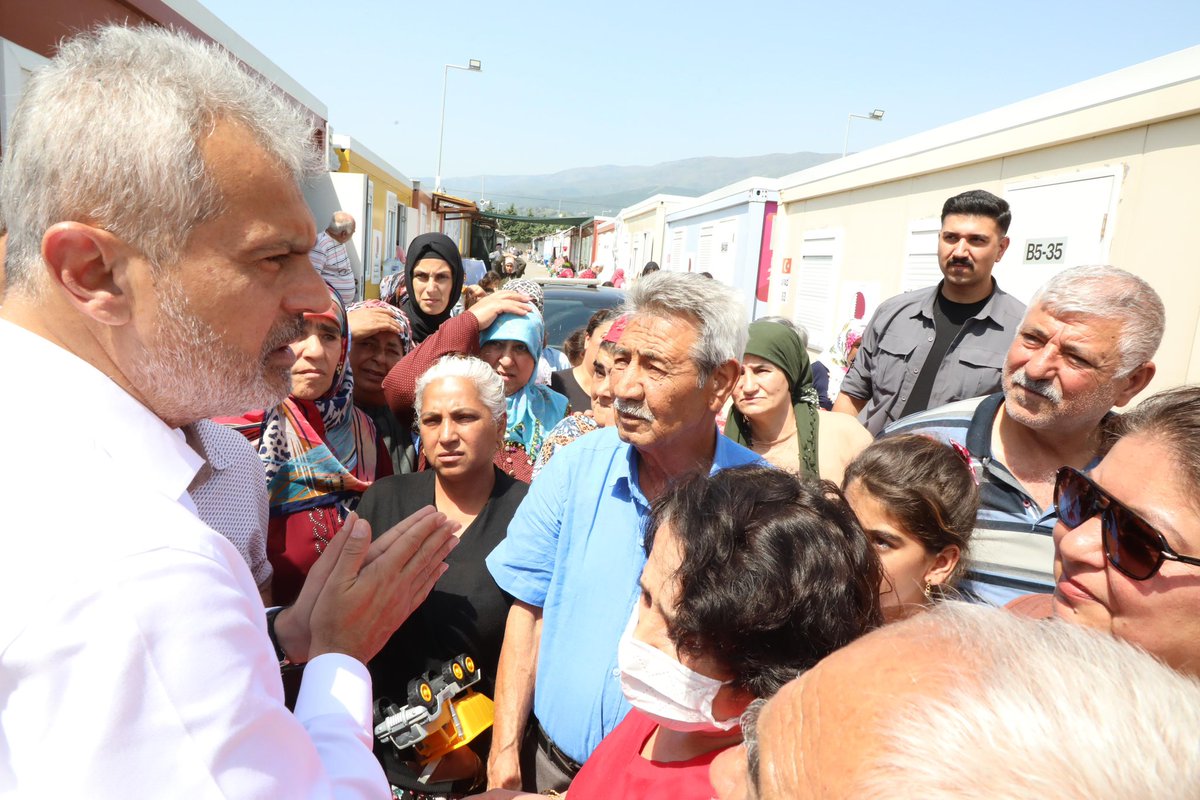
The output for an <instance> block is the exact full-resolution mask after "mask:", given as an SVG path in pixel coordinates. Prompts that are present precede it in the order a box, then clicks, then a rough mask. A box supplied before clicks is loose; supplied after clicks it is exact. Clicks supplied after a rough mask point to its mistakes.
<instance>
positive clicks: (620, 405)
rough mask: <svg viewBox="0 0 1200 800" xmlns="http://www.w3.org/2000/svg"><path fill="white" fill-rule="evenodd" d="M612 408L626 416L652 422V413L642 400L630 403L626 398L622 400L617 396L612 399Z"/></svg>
mask: <svg viewBox="0 0 1200 800" xmlns="http://www.w3.org/2000/svg"><path fill="white" fill-rule="evenodd" d="M613 408H615V409H616V410H617V413H618V414H623V415H624V416H626V417H633V418H634V419H640V420H642V421H643V422H654V414H653V413H651V411H650V408H649V407H648V406H647V405H646V404H645V403H644V402H643V403H631V402H629V401H628V400H622V399H621V398H619V397H618V398H616V399H615V400H613Z"/></svg>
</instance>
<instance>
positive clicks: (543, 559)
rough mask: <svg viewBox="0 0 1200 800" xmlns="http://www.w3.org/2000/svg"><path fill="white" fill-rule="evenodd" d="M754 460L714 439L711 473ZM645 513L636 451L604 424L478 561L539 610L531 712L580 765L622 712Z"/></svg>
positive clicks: (537, 489) (536, 485)
mask: <svg viewBox="0 0 1200 800" xmlns="http://www.w3.org/2000/svg"><path fill="white" fill-rule="evenodd" d="M761 461H762V459H760V458H759V457H758V456H757V455H756V454H755V453H753V452H752V451H750V450H747V449H746V448H744V447H742V446H741V445H739V444H737V443H735V442H733V441H732V440H730V439H728V438H726V437H724V436H720V435H718V436H717V445H716V450H715V452H714V455H713V465H712V470H711V471H712V472H716V471H717V470H719V469H722V468H724V467H732V466H737V465H739V464H749V463H760V462H761ZM649 515H650V502H649V501H648V500H647V499H646V496H645V495H644V494H642V490H641V487H640V486H638V479H637V457H636V451H635V450H634V448H633V447H632V445H629V444H626V443H625V442H622V441H621V439H620V438H619V437H618V436H617V431H616V429H615V428H604V429H601V430H599V431H595V432H593V433H589V434H587V435H586V436H583V437H580V438H579V439H577V440H575V441H574V442H572V443H571V444H570V445H569V446H567V447H564V448H562V449H561V450H560V451H559V452H557V453H555V455H554V459H553V460H552V461H550V462H548V463H547V464H546V467H545V469H544V470H542V472H541V473H540V474H539V476H538V478H537V480H535V481H534V482H533V484H532V485H531V486H530V489H529V494H528V495H526V497H525V500H524V501H522V503H521V506H520V508H518V509H517V513H516V516H515V517H514V518H513V521H512V523H511V524H510V525H509V526H508V538H507V539H505V540H504V541H503V542H501V543H500V544H499V545H498V546H497V547H496V549H495V550H493V551H492V553H491V555H489V556H488V558H487V565H488V569H489V570H491V573H492V577H493V578H495V579H496V583H497V584H499V585H500V588H502V589H503V590H504V591H506V592H508V593H509V594H511V595H512V596H513V597H515V598H517V599H518V600H521V601H522V602H525V603H528V604H530V605H533V606H539V607H541V609H542V638H541V645H540V647H539V649H538V668H537V684H536V689H535V692H534V703H533V710H534V714H535V715H536V716H537V718H538V721H539V722H540V723H541V725H542V727H543V728H544V729H545V730H546V733H547V734H548V735H549V736H550V738H551V739H553V740H554V743H555V744H556V745H558V747H559V748H561V749H562V750H563V751H564V752H565V753H566V754H567V755H569V756H570V757H571V758H573V759H575V760H576V761H578V762H580V763H583V762H584V761H585V760H587V757H588V756H589V755H591V753H592V750H594V749H595V748H596V745H598V744H599V743H600V740H601V739H603V738H604V737H605V736H606V735H608V733H609V732H610V731H612V729H613V728H615V727H616V726H617V723H619V722H620V721H621V720H622V719H623V718H624V717H625V713H626V712H627V711H628V710H629V704H628V703H627V702H626V701H625V696H624V695H623V694H622V693H621V684H620V680H619V675H620V671H619V670H618V668H617V642H618V641H619V640H620V638H621V634H622V633H624V631H625V626H626V624H627V623H628V622H629V618H630V615H631V614H632V613H633V604H634V601H635V600H636V599H637V597H638V594H639V589H638V580H639V579H640V578H641V575H642V567H643V566H644V565H645V563H646V553H645V551H644V550H643V548H642V534H643V527H644V526H645V523H646V520H647V518H648V517H649Z"/></svg>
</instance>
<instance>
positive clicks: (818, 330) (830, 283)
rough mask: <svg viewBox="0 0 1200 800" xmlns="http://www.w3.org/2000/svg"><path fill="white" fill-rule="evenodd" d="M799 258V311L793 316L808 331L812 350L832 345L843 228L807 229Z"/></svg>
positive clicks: (797, 268) (796, 279)
mask: <svg viewBox="0 0 1200 800" xmlns="http://www.w3.org/2000/svg"><path fill="white" fill-rule="evenodd" d="M799 261H800V263H799V264H798V265H796V266H795V267H794V270H795V275H794V278H795V280H794V284H793V285H794V286H795V291H796V310H795V313H794V314H793V315H792V319H794V320H795V321H796V322H798V323H800V324H801V325H803V326H804V329H805V330H806V331H808V347H809V349H810V350H817V351H819V350H824V349H825V348H826V347H828V346H829V340H830V337H831V336H832V335H833V325H834V322H835V319H834V312H835V309H836V302H835V301H836V297H837V295H836V294H835V292H836V290H837V283H838V275H839V273H840V271H841V262H842V232H841V230H840V229H828V230H814V231H805V233H804V238H803V239H802V241H801V243H800V259H799ZM839 324H840V323H839Z"/></svg>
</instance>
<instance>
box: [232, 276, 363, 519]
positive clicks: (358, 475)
mask: <svg viewBox="0 0 1200 800" xmlns="http://www.w3.org/2000/svg"><path fill="white" fill-rule="evenodd" d="M330 295H331V300H332V303H333V305H332V307H331V308H330V310H329V311H328V312H326V313H325V314H306V315H305V317H306V318H310V317H314V316H315V317H327V318H329V319H332V320H334V321H335V322H337V324H338V326H339V327H340V328H341V334H342V350H341V354H340V355H339V357H338V364H337V368H336V369H335V370H334V373H333V381H332V382H331V383H330V385H329V389H327V390H326V392H325V394H323V395H321V396H320V397H318V398H317V399H315V400H301V399H299V398H296V397H292V396H290V395H289V396H288V398H287V399H286V400H284V401H283V402H282V403H280V404H279V405H277V406H275V407H274V408H270V409H266V410H265V411H253V412H250V413H249V414H247V415H245V416H244V417H240V418H238V419H237V420H235V421H234V422H235V427H236V428H237V429H238V430H239V431H241V433H242V434H243V435H245V436H246V438H247V439H249V440H250V442H251V443H252V444H254V445H255V446H257V448H258V455H259V458H261V459H262V461H263V466H264V468H265V470H266V476H267V494H268V496H269V499H270V508H271V516H273V517H274V516H286V515H288V514H293V513H295V512H297V511H304V510H307V509H310V508H320V507H322V506H329V505H334V504H337V505H339V506H340V507H341V510H342V513H343V514H346V513H348V512H350V511H352V510H353V509H354V507H355V506H356V505H358V501H359V500H360V499H361V498H362V493H363V492H365V491H366V490H367V487H368V486H370V485H371V481H372V480H373V479H374V476H375V464H376V458H377V455H378V454H377V453H376V446H375V444H376V440H375V423H373V422H372V421H371V418H370V417H368V416H367V415H366V414H364V413H363V412H361V411H359V410H358V409H357V408H355V407H354V377H353V375H352V374H351V372H350V366H349V364H348V363H347V359H346V355H347V353H348V352H349V350H350V327H349V324H348V323H347V321H346V308H345V306H344V305H343V304H342V300H341V298H340V297H339V296H338V293H337V292H336V291H333V290H332V289H330Z"/></svg>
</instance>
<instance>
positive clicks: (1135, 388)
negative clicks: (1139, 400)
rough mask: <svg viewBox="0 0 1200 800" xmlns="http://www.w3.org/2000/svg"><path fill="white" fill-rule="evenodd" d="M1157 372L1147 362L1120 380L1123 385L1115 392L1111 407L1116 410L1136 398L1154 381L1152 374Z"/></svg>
mask: <svg viewBox="0 0 1200 800" xmlns="http://www.w3.org/2000/svg"><path fill="white" fill-rule="evenodd" d="M1157 370H1158V368H1157V367H1156V366H1154V362H1153V361H1147V362H1146V363H1145V364H1142V365H1141V366H1140V367H1138V368H1137V369H1135V370H1134V371H1133V372H1131V373H1129V374H1128V375H1126V376H1125V377H1124V378H1122V379H1121V380H1120V383H1121V384H1123V385H1122V386H1121V388H1120V389H1119V390H1118V392H1117V396H1116V397H1115V398H1114V399H1113V405H1114V406H1116V407H1117V408H1120V407H1121V406H1123V405H1125V404H1126V403H1128V402H1129V401H1130V400H1132V399H1133V398H1135V397H1137V394H1138V392H1140V391H1141V390H1142V389H1145V388H1146V385H1147V384H1149V383H1150V381H1151V380H1153V379H1154V373H1155V372H1156V371H1157Z"/></svg>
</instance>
